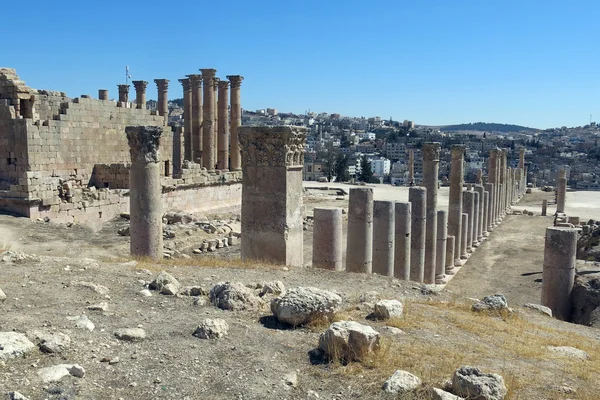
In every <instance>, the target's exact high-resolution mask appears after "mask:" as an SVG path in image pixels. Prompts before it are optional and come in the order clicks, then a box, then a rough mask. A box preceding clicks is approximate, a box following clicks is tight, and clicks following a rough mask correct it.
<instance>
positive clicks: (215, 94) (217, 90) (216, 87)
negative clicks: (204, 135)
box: [213, 78, 221, 168]
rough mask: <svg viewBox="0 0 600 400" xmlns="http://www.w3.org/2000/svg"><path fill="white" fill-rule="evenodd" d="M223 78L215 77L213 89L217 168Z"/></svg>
mask: <svg viewBox="0 0 600 400" xmlns="http://www.w3.org/2000/svg"><path fill="white" fill-rule="evenodd" d="M220 81H221V80H220V79H219V78H215V79H213V90H214V97H215V102H214V107H215V121H214V125H213V126H214V130H213V143H214V146H213V152H214V155H213V157H214V158H215V168H218V167H217V161H218V159H219V82H220Z"/></svg>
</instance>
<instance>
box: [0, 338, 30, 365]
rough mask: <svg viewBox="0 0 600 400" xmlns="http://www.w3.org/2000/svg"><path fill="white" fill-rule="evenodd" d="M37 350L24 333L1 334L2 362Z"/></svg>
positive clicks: (0, 349)
mask: <svg viewBox="0 0 600 400" xmlns="http://www.w3.org/2000/svg"><path fill="white" fill-rule="evenodd" d="M33 349H35V345H34V344H33V343H31V342H30V341H29V339H27V336H25V335H24V334H23V333H18V332H0V361H2V360H7V359H9V358H17V357H22V356H24V355H25V354H26V353H28V352H30V351H32V350H33Z"/></svg>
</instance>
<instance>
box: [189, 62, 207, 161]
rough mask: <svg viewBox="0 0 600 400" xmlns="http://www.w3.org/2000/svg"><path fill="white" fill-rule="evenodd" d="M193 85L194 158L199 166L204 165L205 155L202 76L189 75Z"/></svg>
mask: <svg viewBox="0 0 600 400" xmlns="http://www.w3.org/2000/svg"><path fill="white" fill-rule="evenodd" d="M188 77H189V79H190V85H191V89H190V91H191V99H192V106H191V107H192V108H191V115H192V118H191V136H192V141H191V143H192V158H191V159H190V160H193V161H194V162H196V163H197V164H201V165H203V166H204V164H202V160H203V157H204V154H203V153H202V149H203V143H202V75H199V74H192V75H188Z"/></svg>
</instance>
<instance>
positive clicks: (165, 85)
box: [154, 79, 169, 123]
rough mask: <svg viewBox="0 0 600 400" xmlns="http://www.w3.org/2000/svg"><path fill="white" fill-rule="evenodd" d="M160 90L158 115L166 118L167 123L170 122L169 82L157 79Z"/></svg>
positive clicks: (157, 86)
mask: <svg viewBox="0 0 600 400" xmlns="http://www.w3.org/2000/svg"><path fill="white" fill-rule="evenodd" d="M154 82H155V83H156V88H157V89H158V101H157V103H158V115H160V116H163V117H164V118H165V123H168V122H169V80H168V79H155V80H154Z"/></svg>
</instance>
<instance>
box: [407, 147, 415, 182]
mask: <svg viewBox="0 0 600 400" xmlns="http://www.w3.org/2000/svg"><path fill="white" fill-rule="evenodd" d="M408 184H409V185H410V186H412V185H414V184H415V151H414V150H413V149H410V150H408Z"/></svg>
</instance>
